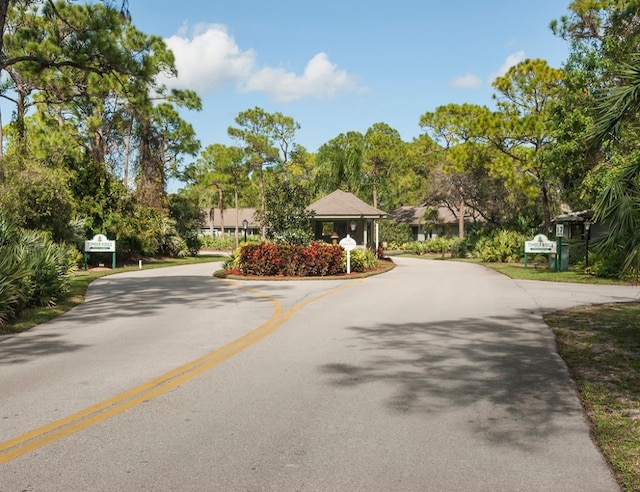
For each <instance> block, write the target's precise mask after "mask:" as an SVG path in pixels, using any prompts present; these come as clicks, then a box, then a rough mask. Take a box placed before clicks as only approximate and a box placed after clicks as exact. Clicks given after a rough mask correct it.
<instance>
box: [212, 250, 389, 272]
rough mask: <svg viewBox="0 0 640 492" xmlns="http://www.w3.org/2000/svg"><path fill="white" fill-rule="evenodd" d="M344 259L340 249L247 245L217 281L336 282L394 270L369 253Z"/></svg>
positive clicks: (357, 253) (237, 252) (233, 257)
mask: <svg viewBox="0 0 640 492" xmlns="http://www.w3.org/2000/svg"><path fill="white" fill-rule="evenodd" d="M349 262H350V269H349V270H350V273H347V270H348V268H347V255H346V252H345V251H344V250H343V249H342V248H341V247H340V246H339V245H331V244H325V243H317V242H313V243H311V244H308V245H291V244H271V243H261V244H248V245H245V246H243V247H241V248H239V249H238V250H236V252H235V253H234V254H233V256H232V257H231V258H230V259H229V261H228V262H227V263H226V264H225V267H224V269H222V270H219V271H218V272H216V273H215V275H216V277H219V278H235V279H245V280H246V279H262V280H264V279H270V280H273V279H290V280H294V279H335V278H349V279H351V278H359V277H363V276H369V275H375V274H378V273H384V272H386V271H389V270H390V269H391V268H393V266H394V264H393V262H391V261H390V260H378V259H377V258H376V257H375V255H374V253H373V252H372V251H369V250H361V249H354V250H353V251H351V252H350V255H349Z"/></svg>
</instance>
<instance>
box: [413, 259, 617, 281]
mask: <svg viewBox="0 0 640 492" xmlns="http://www.w3.org/2000/svg"><path fill="white" fill-rule="evenodd" d="M401 256H403V257H406V258H420V259H425V260H442V255H420V256H418V255H412V254H402V255H401ZM445 260H446V261H462V262H465V263H476V264H478V265H482V266H485V267H487V268H491V269H492V270H495V271H496V272H500V273H502V274H504V275H506V276H507V277H510V278H513V279H518V280H543V281H545V282H572V283H577V284H596V285H629V282H625V281H623V280H618V279H614V278H603V277H596V276H594V275H587V274H584V273H581V272H578V271H576V270H571V269H569V270H565V271H561V272H556V271H553V270H549V268H547V267H546V265H545V266H540V265H538V267H537V268H536V267H535V266H534V265H533V264H531V263H530V264H529V266H528V268H524V264H522V263H484V262H482V261H481V260H480V259H479V258H451V257H450V256H447V257H446V258H445Z"/></svg>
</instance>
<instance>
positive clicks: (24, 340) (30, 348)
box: [0, 332, 86, 365]
mask: <svg viewBox="0 0 640 492" xmlns="http://www.w3.org/2000/svg"><path fill="white" fill-rule="evenodd" d="M84 347H86V345H82V344H75V343H69V342H66V341H65V340H64V337H63V336H62V335H60V334H58V333H46V332H42V333H38V334H31V333H29V336H23V337H16V336H12V335H5V336H3V337H1V338H0V365H2V364H19V363H22V362H27V361H29V360H30V359H32V358H36V357H41V356H45V355H53V354H60V353H65V352H74V351H76V350H80V349H82V348H84Z"/></svg>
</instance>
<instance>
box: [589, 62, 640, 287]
mask: <svg viewBox="0 0 640 492" xmlns="http://www.w3.org/2000/svg"><path fill="white" fill-rule="evenodd" d="M618 79H619V81H620V83H619V84H618V85H616V86H614V87H613V88H611V89H610V90H609V91H608V92H607V93H606V94H605V95H603V96H602V97H601V98H600V101H599V104H598V106H597V108H596V109H597V117H596V120H595V125H594V130H593V132H592V134H591V143H592V145H597V146H599V145H601V144H602V142H604V141H611V142H612V143H613V144H615V143H617V142H618V141H619V138H620V130H621V126H622V123H623V122H624V121H625V119H627V118H629V117H630V116H631V117H633V116H635V113H636V112H637V111H638V110H639V109H640V54H635V55H633V56H632V58H631V63H629V64H624V65H622V66H621V67H620V70H619V71H618ZM594 212H595V214H594V219H595V220H596V221H597V222H600V223H602V224H607V225H608V227H609V230H608V231H607V233H606V234H604V235H603V237H602V238H601V239H600V240H599V241H598V243H597V248H598V249H599V250H600V251H603V252H613V251H615V250H618V251H620V252H622V254H623V256H624V258H625V260H624V263H623V270H622V273H628V274H631V275H632V276H633V278H634V279H635V280H636V281H637V280H638V275H639V273H640V157H638V156H637V154H636V155H635V156H633V157H632V158H631V159H630V160H629V161H628V162H627V163H626V164H624V165H623V166H622V168H621V169H620V170H619V172H618V173H617V174H616V175H615V177H614V178H613V179H612V180H611V182H610V183H609V184H608V185H607V186H606V187H605V189H604V190H603V192H602V193H601V195H600V197H599V198H598V200H597V202H596V205H595V210H594Z"/></svg>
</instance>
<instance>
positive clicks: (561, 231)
mask: <svg viewBox="0 0 640 492" xmlns="http://www.w3.org/2000/svg"><path fill="white" fill-rule="evenodd" d="M563 236H564V224H556V237H563Z"/></svg>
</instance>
